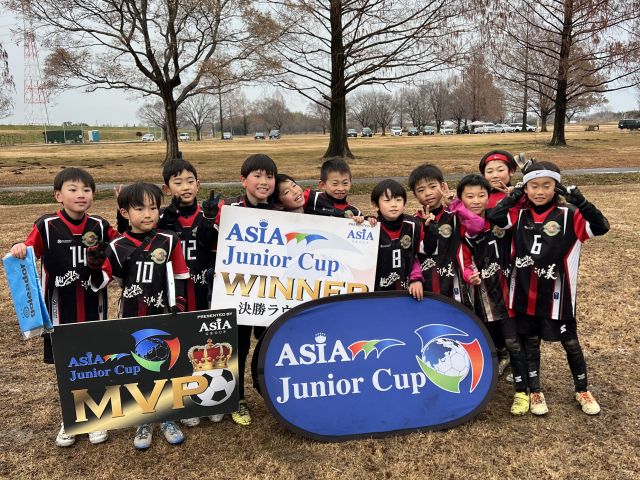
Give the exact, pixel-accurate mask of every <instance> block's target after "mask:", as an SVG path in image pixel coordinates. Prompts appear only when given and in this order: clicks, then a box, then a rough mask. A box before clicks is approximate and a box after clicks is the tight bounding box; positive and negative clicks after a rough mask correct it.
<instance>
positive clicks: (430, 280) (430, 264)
mask: <svg viewBox="0 0 640 480" xmlns="http://www.w3.org/2000/svg"><path fill="white" fill-rule="evenodd" d="M409 188H411V190H412V191H413V194H414V195H415V197H416V199H417V200H418V202H420V204H421V205H422V208H421V209H420V210H419V211H418V212H417V213H416V217H418V218H421V219H424V220H425V221H428V222H429V227H428V230H427V233H426V235H427V237H432V236H433V237H435V242H434V243H435V245H434V246H433V248H431V247H429V248H428V249H427V250H428V251H426V252H425V253H419V254H418V260H419V261H420V264H421V267H422V276H423V278H424V289H425V291H427V292H433V293H437V294H440V295H444V296H447V297H450V298H453V299H454V300H457V301H458V302H460V303H462V304H463V305H465V306H467V307H469V308H471V307H472V302H471V296H470V294H469V289H468V288H467V287H466V285H465V283H464V281H463V279H462V247H461V242H460V239H461V237H460V226H461V225H464V226H465V228H466V229H467V231H468V232H469V234H471V235H475V234H476V233H478V232H479V231H481V230H482V227H483V226H484V219H483V218H481V217H479V216H477V215H476V214H474V213H472V212H470V211H469V210H467V209H466V208H465V206H464V205H463V204H462V202H461V201H460V200H459V199H454V198H453V197H454V195H453V193H451V192H450V191H449V187H448V186H447V184H446V183H445V181H444V177H443V175H442V172H441V171H440V169H439V168H438V167H436V166H435V165H430V164H426V163H425V164H423V165H420V166H419V167H417V168H415V169H414V170H413V171H412V172H411V174H410V175H409Z"/></svg>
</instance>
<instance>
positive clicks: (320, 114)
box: [307, 103, 329, 135]
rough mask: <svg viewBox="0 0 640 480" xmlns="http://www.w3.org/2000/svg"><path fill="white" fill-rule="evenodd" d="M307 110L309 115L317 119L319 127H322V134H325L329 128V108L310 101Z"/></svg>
mask: <svg viewBox="0 0 640 480" xmlns="http://www.w3.org/2000/svg"><path fill="white" fill-rule="evenodd" d="M307 112H308V113H309V115H311V117H313V118H315V119H316V120H318V123H319V124H320V127H322V134H323V135H326V134H327V129H328V128H329V110H327V109H326V108H324V107H323V106H322V105H319V104H317V103H311V104H309V107H308V108H307Z"/></svg>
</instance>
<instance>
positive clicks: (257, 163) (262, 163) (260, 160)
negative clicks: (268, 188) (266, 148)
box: [240, 153, 278, 178]
mask: <svg viewBox="0 0 640 480" xmlns="http://www.w3.org/2000/svg"><path fill="white" fill-rule="evenodd" d="M260 170H264V171H265V172H267V175H277V174H278V167H277V166H276V162H274V161H273V160H272V159H271V157H270V156H269V155H265V154H263V153H256V154H254V155H249V156H248V157H247V158H246V160H245V161H244V162H242V167H241V168H240V175H241V176H243V177H245V178H247V177H248V176H249V174H250V173H251V172H256V171H260Z"/></svg>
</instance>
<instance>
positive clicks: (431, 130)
mask: <svg viewBox="0 0 640 480" xmlns="http://www.w3.org/2000/svg"><path fill="white" fill-rule="evenodd" d="M435 133H436V129H435V128H433V127H431V126H429V125H426V126H424V127H422V134H423V135H435Z"/></svg>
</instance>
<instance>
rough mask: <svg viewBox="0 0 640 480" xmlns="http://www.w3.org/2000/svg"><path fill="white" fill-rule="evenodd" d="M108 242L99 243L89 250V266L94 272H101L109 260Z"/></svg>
mask: <svg viewBox="0 0 640 480" xmlns="http://www.w3.org/2000/svg"><path fill="white" fill-rule="evenodd" d="M108 245H109V244H108V243H106V242H98V243H97V244H95V245H94V246H93V247H89V248H87V266H88V267H89V268H92V269H94V270H100V269H101V268H102V264H103V263H104V261H105V260H106V259H107V252H106V250H107V246H108Z"/></svg>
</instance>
